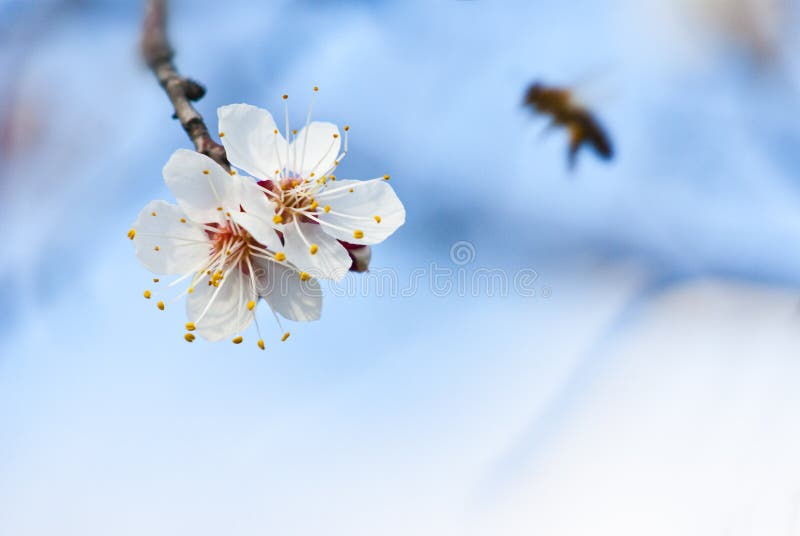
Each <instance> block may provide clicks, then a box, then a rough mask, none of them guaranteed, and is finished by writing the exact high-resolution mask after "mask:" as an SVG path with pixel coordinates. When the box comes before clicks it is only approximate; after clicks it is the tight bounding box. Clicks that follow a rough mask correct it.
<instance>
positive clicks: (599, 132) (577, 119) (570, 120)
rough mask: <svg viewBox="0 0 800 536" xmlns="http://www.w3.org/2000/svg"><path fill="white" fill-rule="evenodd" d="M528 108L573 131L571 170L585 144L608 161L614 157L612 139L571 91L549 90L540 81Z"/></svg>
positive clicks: (531, 89) (527, 102) (530, 91)
mask: <svg viewBox="0 0 800 536" xmlns="http://www.w3.org/2000/svg"><path fill="white" fill-rule="evenodd" d="M524 104H525V105H526V106H530V107H531V108H532V109H533V111H534V112H537V113H540V114H543V115H549V116H550V118H551V120H550V126H551V127H555V126H562V127H564V128H566V129H567V131H568V132H569V152H568V153H567V159H568V162H569V168H570V169H572V168H574V167H575V162H576V159H577V155H578V150H579V149H580V148H581V147H582V146H583V145H589V146H591V147H592V148H593V149H594V150H595V152H596V153H597V154H598V155H600V157H602V158H603V159H605V160H609V159H611V158H612V157H613V156H614V149H613V148H612V147H611V140H610V139H609V137H608V134H607V133H606V132H605V130H604V129H603V127H601V126H600V123H599V122H598V121H597V119H595V117H594V116H593V115H592V113H591V112H590V111H589V110H588V109H587V108H585V107H584V106H582V105H581V104H579V103H578V102H577V101H576V100H575V97H574V96H573V94H572V91H570V90H569V89H563V88H558V87H549V86H545V85H544V84H541V83H539V82H536V83H534V84H533V85H531V87H529V88H528V91H527V93H526V94H525V102H524Z"/></svg>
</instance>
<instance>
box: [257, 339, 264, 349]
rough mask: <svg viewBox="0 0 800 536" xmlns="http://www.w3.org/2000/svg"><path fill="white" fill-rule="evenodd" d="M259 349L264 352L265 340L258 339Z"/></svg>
mask: <svg viewBox="0 0 800 536" xmlns="http://www.w3.org/2000/svg"><path fill="white" fill-rule="evenodd" d="M258 347H259V348H261V349H262V350H263V349H264V348H265V346H264V339H258Z"/></svg>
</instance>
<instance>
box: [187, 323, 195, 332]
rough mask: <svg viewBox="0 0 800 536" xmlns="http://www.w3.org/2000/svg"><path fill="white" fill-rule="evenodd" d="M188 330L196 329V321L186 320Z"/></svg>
mask: <svg viewBox="0 0 800 536" xmlns="http://www.w3.org/2000/svg"><path fill="white" fill-rule="evenodd" d="M185 327H186V331H194V322H186V326H185Z"/></svg>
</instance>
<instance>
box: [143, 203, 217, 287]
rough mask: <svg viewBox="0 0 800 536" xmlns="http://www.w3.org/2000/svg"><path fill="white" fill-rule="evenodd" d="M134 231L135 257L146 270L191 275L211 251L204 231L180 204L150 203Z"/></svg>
mask: <svg viewBox="0 0 800 536" xmlns="http://www.w3.org/2000/svg"><path fill="white" fill-rule="evenodd" d="M153 214H155V216H154V215H153ZM181 219H183V220H184V221H183V222H182V221H181ZM133 229H134V231H135V232H136V235H135V236H134V238H133V245H134V247H135V248H136V256H137V257H138V258H139V261H140V262H141V263H142V264H143V265H144V267H145V268H147V269H148V270H150V271H152V272H155V273H157V274H163V275H175V274H185V273H187V272H190V271H192V270H194V269H197V266H198V264H200V263H202V262H203V259H205V258H207V257H208V255H209V253H210V251H211V243H210V240H209V238H208V235H206V233H205V231H203V230H201V229H199V228H198V227H197V226H196V225H194V224H193V223H192V222H191V221H190V220H188V219H187V218H186V215H185V214H184V213H183V211H182V210H181V209H180V208H179V207H178V206H177V205H172V204H170V203H167V202H166V201H151V202H150V203H148V204H147V206H145V207H144V208H143V209H142V211H141V212H140V213H139V217H138V218H137V219H136V222H135V223H134V224H133Z"/></svg>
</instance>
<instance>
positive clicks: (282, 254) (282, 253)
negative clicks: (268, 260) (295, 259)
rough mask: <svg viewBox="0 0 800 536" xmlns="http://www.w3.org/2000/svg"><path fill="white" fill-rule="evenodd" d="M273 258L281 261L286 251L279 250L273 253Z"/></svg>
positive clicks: (283, 259) (284, 258) (284, 257)
mask: <svg viewBox="0 0 800 536" xmlns="http://www.w3.org/2000/svg"><path fill="white" fill-rule="evenodd" d="M275 260H276V261H278V262H283V261H285V260H286V253H284V252H282V251H279V252H277V253H276V254H275Z"/></svg>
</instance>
